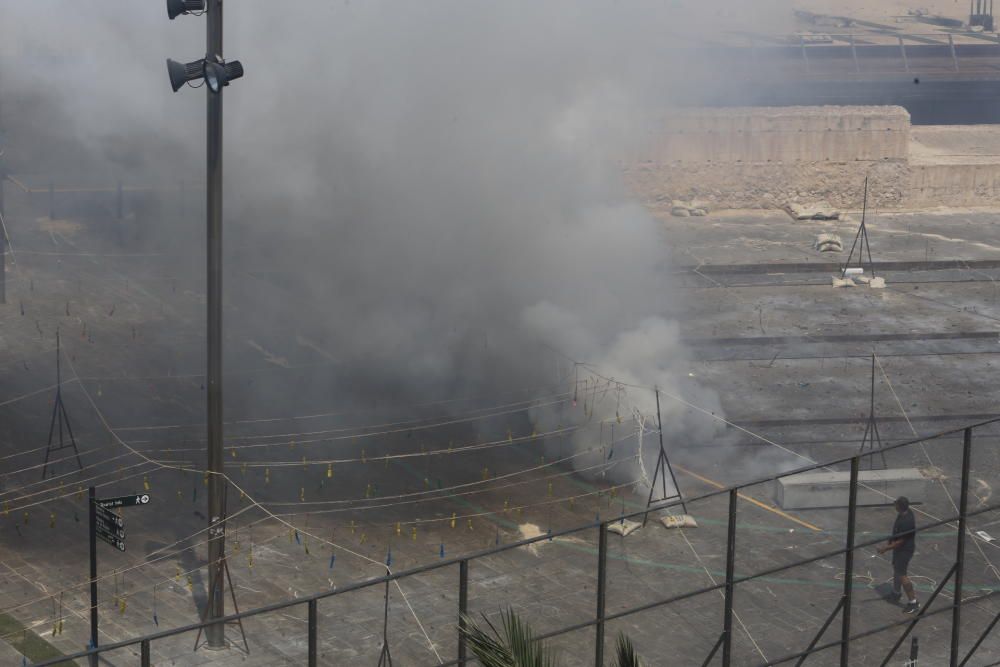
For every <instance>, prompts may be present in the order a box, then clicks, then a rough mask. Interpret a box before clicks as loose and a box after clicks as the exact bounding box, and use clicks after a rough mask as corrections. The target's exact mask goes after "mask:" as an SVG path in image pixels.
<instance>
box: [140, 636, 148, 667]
mask: <svg viewBox="0 0 1000 667" xmlns="http://www.w3.org/2000/svg"><path fill="white" fill-rule="evenodd" d="M139 661H140V663H139V664H140V665H142V667H149V662H150V661H149V640H148V639H143V640H142V643H141V644H139Z"/></svg>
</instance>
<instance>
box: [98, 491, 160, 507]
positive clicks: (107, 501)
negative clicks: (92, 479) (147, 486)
mask: <svg viewBox="0 0 1000 667" xmlns="http://www.w3.org/2000/svg"><path fill="white" fill-rule="evenodd" d="M95 502H96V503H97V504H98V505H100V506H101V507H133V506H135V505H146V504H148V503H149V494H148V493H136V494H134V495H131V496H118V497H117V498H103V499H98V500H96V501H95Z"/></svg>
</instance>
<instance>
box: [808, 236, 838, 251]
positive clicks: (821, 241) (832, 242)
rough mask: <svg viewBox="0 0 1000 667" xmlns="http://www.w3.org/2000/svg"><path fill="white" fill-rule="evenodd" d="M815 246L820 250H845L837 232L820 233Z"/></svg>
mask: <svg viewBox="0 0 1000 667" xmlns="http://www.w3.org/2000/svg"><path fill="white" fill-rule="evenodd" d="M813 248H815V249H816V250H818V251H820V252H844V244H843V242H842V241H841V240H840V236H838V235H837V234H820V235H819V236H817V237H816V242H815V243H814V244H813Z"/></svg>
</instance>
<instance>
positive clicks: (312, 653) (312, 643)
mask: <svg viewBox="0 0 1000 667" xmlns="http://www.w3.org/2000/svg"><path fill="white" fill-rule="evenodd" d="M316 607H317V602H316V600H314V599H313V600H309V667H316V659H317V658H316V617H317V616H318V615H319V614H318V613H317V609H316Z"/></svg>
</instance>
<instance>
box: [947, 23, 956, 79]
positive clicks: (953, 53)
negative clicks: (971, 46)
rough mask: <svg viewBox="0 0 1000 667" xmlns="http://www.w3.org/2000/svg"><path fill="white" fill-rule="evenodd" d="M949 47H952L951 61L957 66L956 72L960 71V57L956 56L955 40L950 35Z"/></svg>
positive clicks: (949, 34)
mask: <svg viewBox="0 0 1000 667" xmlns="http://www.w3.org/2000/svg"><path fill="white" fill-rule="evenodd" d="M948 46H949V47H951V61H952V63H954V65H955V71H956V72H957V71H958V56H957V55H956V54H955V38H954V37H953V36H952V35H951V33H948Z"/></svg>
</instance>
